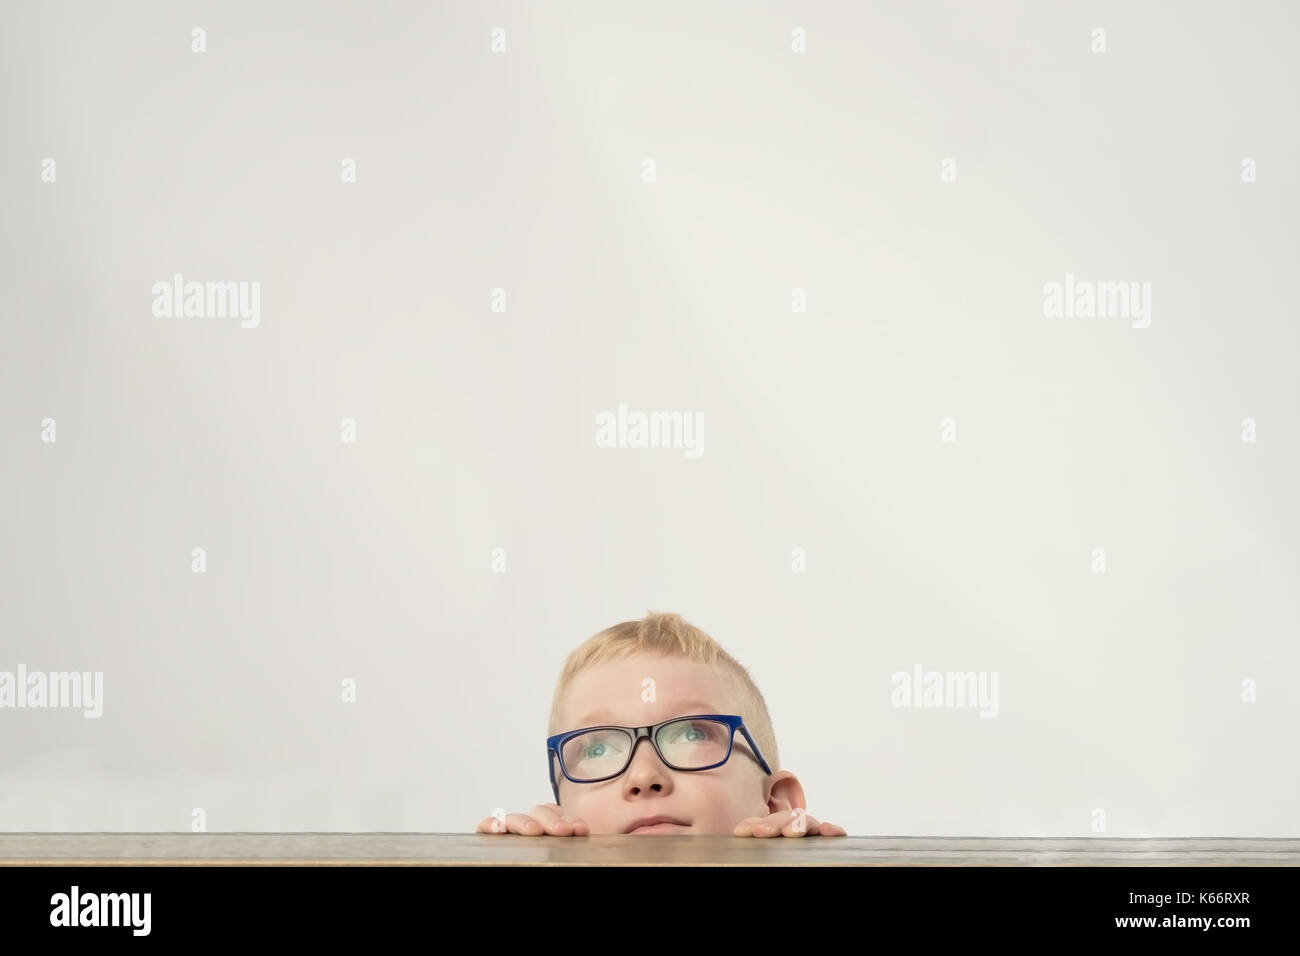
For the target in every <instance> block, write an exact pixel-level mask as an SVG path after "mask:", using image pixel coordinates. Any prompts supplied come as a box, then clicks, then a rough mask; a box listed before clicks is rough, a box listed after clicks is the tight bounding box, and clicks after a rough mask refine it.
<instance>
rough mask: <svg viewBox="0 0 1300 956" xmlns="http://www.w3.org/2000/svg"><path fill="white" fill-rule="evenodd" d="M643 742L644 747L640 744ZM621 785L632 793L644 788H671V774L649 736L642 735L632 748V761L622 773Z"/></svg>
mask: <svg viewBox="0 0 1300 956" xmlns="http://www.w3.org/2000/svg"><path fill="white" fill-rule="evenodd" d="M642 744H645V746H644V747H642V746H641V745H642ZM623 777H624V781H623V786H624V788H625V789H627V790H628V791H630V792H632V793H639V792H641V791H644V790H655V791H659V792H662V791H665V790H669V789H671V788H672V775H671V774H670V773H669V770H668V767H667V765H665V764H664V762H663V761H662V760H660V759H659V753H658V752H657V751H656V750H655V748H654V744H652V743H651V742H650V739H649V738H645V737H643V738H642V739H641V740H638V741H637V742H636V746H635V747H633V749H632V761H631V763H629V764H628V768H627V772H626V773H624V774H623Z"/></svg>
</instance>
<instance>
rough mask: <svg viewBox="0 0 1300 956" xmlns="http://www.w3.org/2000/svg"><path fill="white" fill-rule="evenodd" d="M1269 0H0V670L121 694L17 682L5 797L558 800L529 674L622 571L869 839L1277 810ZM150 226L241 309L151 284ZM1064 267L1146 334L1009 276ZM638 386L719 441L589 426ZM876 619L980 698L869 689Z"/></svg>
mask: <svg viewBox="0 0 1300 956" xmlns="http://www.w3.org/2000/svg"><path fill="white" fill-rule="evenodd" d="M196 27H201V28H203V29H204V30H206V39H207V52H205V53H202V54H196V53H193V52H192V51H191V48H190V45H191V30H192V29H193V28H196ZM1098 27H1100V28H1102V29H1104V30H1105V31H1106V51H1105V52H1104V53H1101V54H1099V53H1094V52H1092V50H1091V45H1092V38H1093V33H1092V31H1093V30H1094V28H1098ZM497 28H500V29H502V30H504V31H505V34H504V35H505V41H506V51H505V52H504V53H493V52H491V41H492V31H493V30H494V29H497ZM796 29H803V30H804V31H806V36H807V52H806V53H803V54H797V53H794V52H792V51H791V42H792V31H794V30H796ZM1298 33H1300V31H1298V30H1297V14H1296V12H1295V10H1294V8H1291V7H1289V6H1288V5H1287V4H1284V3H1246V4H1240V3H1236V4H1226V3H1225V4H1190V3H1189V4H1162V3H1131V4H1120V3H1105V2H1094V3H1067V4H1062V3H1053V4H1041V3H1029V2H1026V3H1015V4H1009V3H996V4H995V3H986V4H969V3H890V4H885V3H878V4H858V3H816V4H786V3H694V2H691V3H686V2H671V3H670V2H656V3H652V4H607V3H599V2H582V3H578V2H565V3H548V4H538V3H523V2H518V3H482V4H478V3H473V4H471V3H347V4H344V3H333V4H323V3H294V4H289V3H248V2H241V3H227V2H222V3H216V2H213V3H198V4H186V3H170V2H169V3H161V2H159V3H121V4H100V3H89V2H87V3H50V2H22V3H14V2H7V3H5V4H4V7H3V12H2V13H0V70H2V71H3V82H0V110H2V114H0V119H2V121H3V129H4V136H3V148H2V149H0V204H2V206H3V210H4V213H3V215H2V216H0V253H2V254H3V257H2V259H0V262H2V264H0V270H2V278H3V293H4V295H3V300H2V301H3V306H2V307H0V308H2V310H3V311H2V315H3V324H2V325H0V329H2V333H0V334H2V336H3V338H2V340H0V449H2V452H3V460H2V463H0V464H2V470H0V492H2V497H0V582H2V583H0V670H11V671H12V670H14V669H16V667H17V665H18V664H19V663H23V664H25V665H26V666H27V667H28V668H29V669H30V670H42V671H57V670H81V671H102V672H103V673H104V681H105V688H104V714H103V716H102V717H101V718H100V719H99V720H86V719H84V718H83V717H82V716H81V714H80V712H78V711H61V710H21V711H20V710H8V709H6V710H0V754H2V755H3V759H2V760H0V830H6V831H13V830H185V831H188V830H189V829H190V826H191V820H192V810H193V809H194V808H196V807H197V808H203V809H204V811H205V813H206V824H207V828H208V829H209V830H420V831H468V830H471V829H472V828H473V826H474V825H475V824H476V823H477V822H478V821H479V820H480V819H482V818H483V817H485V816H487V815H489V814H490V813H491V812H492V810H493V809H494V808H496V807H502V808H505V809H507V810H511V811H514V810H526V809H527V808H529V807H531V806H532V805H534V804H536V803H539V802H545V801H549V800H550V799H551V795H550V789H549V786H548V783H547V778H546V775H545V769H544V765H543V758H544V756H545V753H544V738H545V733H546V717H547V712H548V707H549V704H550V697H551V693H552V690H553V687H554V682H555V678H556V676H557V673H558V669H559V666H560V663H561V661H562V660H563V658H564V656H565V654H567V653H568V651H569V650H571V649H572V647H574V646H575V645H576V644H577V643H579V642H580V641H581V640H583V639H585V638H586V637H588V636H590V635H591V634H592V633H595V632H596V631H598V630H600V629H602V628H604V627H606V626H608V625H611V624H613V623H616V622H618V621H622V620H627V619H631V618H636V617H640V616H642V615H643V614H645V613H646V612H647V611H648V610H652V609H653V610H664V611H677V612H679V613H681V614H683V615H684V616H685V617H686V618H687V619H688V620H690V621H692V622H693V623H695V624H696V625H698V626H699V627H701V628H703V629H704V630H705V631H707V632H708V633H710V634H711V635H712V636H714V637H715V638H717V639H718V640H719V641H720V642H721V643H722V644H723V646H724V647H726V648H727V649H728V650H730V651H731V652H732V653H734V654H735V655H736V656H737V657H739V659H740V660H741V661H742V662H743V663H745V664H746V665H747V666H748V667H749V668H750V670H751V672H752V673H753V675H754V676H755V678H756V679H757V681H758V683H759V686H760V687H761V688H762V690H763V692H764V694H765V695H766V697H767V701H768V704H769V707H770V709H771V712H772V716H773V720H774V723H775V727H776V732H777V735H778V740H779V742H780V746H781V751H782V756H783V763H784V765H785V766H786V767H788V768H790V769H793V770H795V771H796V772H797V773H798V774H799V775H800V777H801V779H802V781H803V783H804V786H805V789H806V791H807V794H808V800H809V807H808V809H809V812H810V813H812V814H813V815H815V816H820V817H822V818H825V819H830V820H832V821H834V822H837V823H839V824H841V825H843V826H845V827H847V828H848V830H849V832H850V833H854V834H933V835H947V834H969V835H1005V836H1014V835H1025V836H1040V835H1041V836H1047V835H1052V836H1075V835H1079V836H1088V835H1103V834H1101V833H1096V832H1095V831H1094V830H1093V829H1092V823H1093V820H1094V819H1095V817H1094V810H1096V809H1102V810H1104V812H1105V818H1106V830H1105V833H1104V835H1107V836H1277V837H1282V836H1287V837H1295V836H1300V823H1298V822H1297V817H1296V814H1295V812H1294V811H1295V808H1296V806H1297V798H1298V797H1300V770H1298V769H1297V761H1296V760H1295V753H1296V738H1297V730H1300V703H1297V695H1296V693H1295V689H1296V686H1297V681H1300V668H1298V667H1297V651H1296V641H1297V634H1298V632H1297V625H1298V624H1300V614H1298V613H1297V611H1298V608H1300V602H1298V599H1297V589H1296V582H1297V579H1298V575H1297V571H1298V568H1297V545H1296V541H1297V531H1300V527H1298V524H1300V522H1298V519H1300V510H1298V509H1297V504H1296V488H1297V487H1300V463H1298V460H1297V454H1296V441H1297V437H1298V433H1300V427H1298V426H1297V413H1300V401H1297V399H1298V398H1300V395H1298V389H1297V385H1296V377H1295V376H1296V356H1297V345H1300V336H1298V335H1297V331H1296V323H1297V310H1296V296H1295V284H1296V282H1295V275H1296V273H1295V264H1296V262H1297V258H1298V253H1300V243H1298V242H1297V238H1296V228H1295V223H1296V219H1297V211H1298V210H1297V198H1298V193H1297V185H1296V183H1297V175H1296V170H1297V148H1298V147H1300V139H1298V137H1297V131H1296V129H1297V128H1296V124H1295V122H1294V108H1295V97H1294V94H1295V90H1296V88H1297V79H1298V76H1297V66H1296V60H1295V57H1294V51H1295V49H1296V48H1297V42H1298V40H1300V36H1298V35H1297V34H1298ZM347 157H351V158H353V159H355V161H356V167H357V182H355V183H344V182H342V177H341V175H340V172H341V164H342V162H343V160H344V159H345V158H347ZM947 157H951V158H953V159H955V160H956V164H957V166H956V168H957V179H956V182H952V183H944V182H942V181H941V178H940V172H941V163H942V161H943V160H944V159H945V158H947ZM1247 157H1249V158H1253V159H1254V160H1255V161H1256V163H1257V169H1258V181H1257V182H1255V183H1249V184H1248V183H1243V182H1242V178H1241V164H1242V160H1243V158H1247ZM45 158H53V159H55V160H56V163H57V181H56V182H55V183H44V182H42V181H41V178H40V173H41V163H42V160H43V159H45ZM646 158H650V159H653V160H654V164H655V169H656V174H657V178H656V181H655V182H653V183H646V182H643V181H642V169H643V166H642V164H643V160H645V159H646ZM178 272H179V273H182V274H184V275H185V276H186V278H187V279H198V280H201V281H209V280H211V281H226V280H230V281H258V282H260V283H261V290H262V302H261V311H262V315H261V324H260V326H259V327H258V328H256V329H243V328H241V327H240V326H239V320H238V319H237V318H206V319H195V318H191V319H159V318H155V317H154V316H153V315H152V311H151V304H152V293H151V288H152V285H153V283H154V282H157V281H167V280H169V279H170V278H171V277H172V276H173V275H174V274H175V273H178ZM1067 273H1072V274H1074V275H1075V276H1076V277H1077V278H1079V279H1084V280H1095V281H1102V280H1114V281H1138V282H1143V281H1145V282H1150V283H1151V284H1152V303H1151V305H1152V313H1151V319H1152V321H1151V326H1150V327H1149V328H1146V329H1135V328H1132V327H1131V324H1130V323H1129V321H1128V320H1126V319H1123V318H1105V319H1091V320H1082V319H1080V320H1063V319H1050V318H1046V317H1045V316H1044V314H1043V285H1044V283H1046V282H1051V281H1063V280H1064V277H1065V275H1066V274H1067ZM497 288H500V289H504V290H505V292H506V302H507V310H506V311H505V312H494V311H492V309H491V302H492V290H493V289H497ZM796 288H797V289H804V290H806V294H807V303H808V307H807V311H806V312H795V311H792V308H791V302H792V290H793V289H796ZM620 402H623V403H627V404H628V405H629V406H630V407H631V408H632V409H637V410H643V411H652V410H672V411H683V412H698V413H700V414H701V415H702V416H703V419H704V425H705V428H704V436H703V437H704V454H703V456H702V457H701V458H699V459H698V460H690V459H687V458H686V457H685V455H684V454H683V452H682V451H681V450H674V449H602V448H598V447H596V444H595V440H594V439H595V416H596V415H597V414H598V413H599V412H601V411H603V410H616V409H617V407H618V405H619V403H620ZM47 417H50V418H54V419H55V420H56V422H57V442H55V443H53V444H49V443H43V442H42V441H41V437H40V436H41V422H42V420H43V419H45V418H47ZM344 418H352V419H355V421H356V423H357V425H356V427H357V433H356V441H355V442H354V443H345V442H343V441H341V431H340V423H341V420H342V419H344ZM945 418H951V419H952V420H953V421H954V422H955V427H956V434H957V441H956V442H943V441H941V423H942V422H943V420H944V419H945ZM1245 418H1252V419H1254V420H1255V422H1256V423H1257V429H1258V432H1257V434H1258V439H1257V441H1256V442H1254V443H1246V442H1243V441H1242V440H1241V423H1242V420H1243V419H1245ZM199 547H201V548H204V549H205V551H206V555H207V571H206V573H204V574H195V573H193V572H192V571H191V551H192V549H194V548H199ZM498 547H500V548H505V549H506V555H507V570H506V572H505V573H504V574H498V573H493V571H492V568H491V553H492V549H494V548H498ZM795 548H803V549H805V551H806V553H807V570H806V572H804V573H793V572H792V570H791V554H792V551H793V549H795ZM1094 548H1104V549H1105V552H1106V560H1107V570H1106V572H1105V573H1104V574H1096V573H1093V571H1092V552H1093V549H1094ZM916 664H920V665H922V666H923V667H924V668H926V669H927V670H954V671H997V672H998V673H999V675H1000V701H999V705H1000V713H999V716H998V717H997V718H996V719H992V720H988V719H980V718H979V716H978V714H977V713H975V712H974V711H970V710H965V711H963V710H905V709H898V708H894V707H892V706H891V704H890V690H891V687H890V675H891V674H893V673H894V672H895V671H910V670H911V669H912V667H913V666H914V665H916ZM347 678H351V679H353V680H355V681H356V682H357V701H356V702H355V703H343V702H342V701H341V700H340V696H341V695H340V684H341V681H343V680H344V679H347ZM1246 679H1252V680H1254V681H1256V682H1257V688H1258V698H1257V701H1256V702H1254V703H1245V702H1243V701H1242V681H1243V680H1246Z"/></svg>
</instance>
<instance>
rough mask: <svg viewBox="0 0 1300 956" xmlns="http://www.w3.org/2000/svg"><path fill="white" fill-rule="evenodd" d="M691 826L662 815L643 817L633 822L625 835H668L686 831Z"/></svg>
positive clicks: (625, 831)
mask: <svg viewBox="0 0 1300 956" xmlns="http://www.w3.org/2000/svg"><path fill="white" fill-rule="evenodd" d="M689 826H690V824H689V823H685V822H683V821H681V820H678V819H677V818H676V817H670V816H665V815H664V814H662V813H660V814H657V815H655V816H653V817H641V818H640V819H639V820H633V821H632V822H631V823H630V824H629V825H628V828H627V829H626V830H624V831H623V832H624V833H666V832H671V831H673V830H684V829H686V828H688V827H689Z"/></svg>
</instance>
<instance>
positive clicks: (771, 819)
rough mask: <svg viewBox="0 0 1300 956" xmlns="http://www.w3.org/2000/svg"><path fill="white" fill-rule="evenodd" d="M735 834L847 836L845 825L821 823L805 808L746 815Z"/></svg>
mask: <svg viewBox="0 0 1300 956" xmlns="http://www.w3.org/2000/svg"><path fill="white" fill-rule="evenodd" d="M732 835H733V836H741V837H743V836H755V837H774V836H788V837H801V836H847V835H848V834H847V833H846V832H845V830H844V828H843V827H840V826H836V825H835V824H834V823H819V822H818V821H817V818H816V817H814V816H811V815H810V814H808V813H807V811H804V810H778V811H777V812H776V813H769V814H768V815H767V816H765V817H745V819H743V820H741V821H740V822H739V823H737V824H736V829H735V830H733V831H732Z"/></svg>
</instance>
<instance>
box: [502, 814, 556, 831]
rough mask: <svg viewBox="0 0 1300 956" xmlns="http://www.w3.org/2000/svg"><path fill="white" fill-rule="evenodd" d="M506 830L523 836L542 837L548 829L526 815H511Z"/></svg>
mask: <svg viewBox="0 0 1300 956" xmlns="http://www.w3.org/2000/svg"><path fill="white" fill-rule="evenodd" d="M506 829H507V830H509V831H510V832H511V833H518V834H520V835H522V836H541V835H542V834H543V833H545V832H546V828H545V827H543V826H542V825H541V824H540V823H538V822H537V821H536V820H534V819H533V818H532V817H530V816H529V815H528V814H526V813H511V814H508V815H507V816H506Z"/></svg>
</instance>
